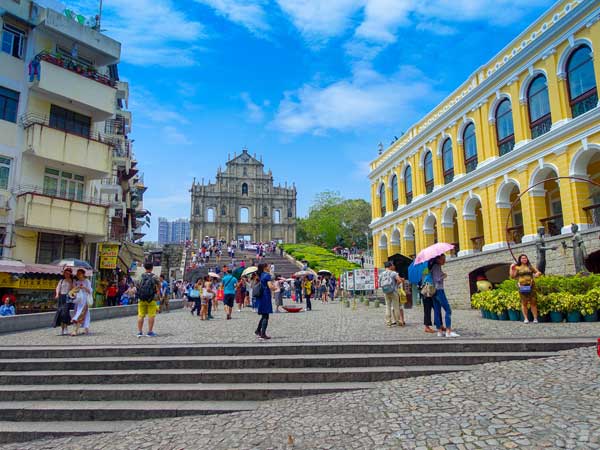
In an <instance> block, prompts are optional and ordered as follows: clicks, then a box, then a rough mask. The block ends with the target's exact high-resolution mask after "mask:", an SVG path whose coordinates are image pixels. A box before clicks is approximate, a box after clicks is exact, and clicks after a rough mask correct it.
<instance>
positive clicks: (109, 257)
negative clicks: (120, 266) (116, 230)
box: [99, 244, 119, 269]
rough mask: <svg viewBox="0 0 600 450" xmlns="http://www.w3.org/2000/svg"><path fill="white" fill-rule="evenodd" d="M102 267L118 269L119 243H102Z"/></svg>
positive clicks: (100, 251)
mask: <svg viewBox="0 0 600 450" xmlns="http://www.w3.org/2000/svg"><path fill="white" fill-rule="evenodd" d="M99 247H100V250H99V253H100V268H101V269H116V268H117V257H118V256H119V244H100V245H99Z"/></svg>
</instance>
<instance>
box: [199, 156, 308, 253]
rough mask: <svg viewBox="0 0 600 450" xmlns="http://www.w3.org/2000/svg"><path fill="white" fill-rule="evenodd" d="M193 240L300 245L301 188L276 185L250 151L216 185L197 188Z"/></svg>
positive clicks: (229, 163) (233, 161) (219, 173)
mask: <svg viewBox="0 0 600 450" xmlns="http://www.w3.org/2000/svg"><path fill="white" fill-rule="evenodd" d="M191 193H192V208H191V217H192V220H191V226H192V239H193V240H195V241H201V240H202V239H203V238H204V237H205V236H208V237H211V238H215V239H225V240H227V241H230V240H234V239H235V240H244V241H247V242H268V241H273V240H274V241H283V242H288V243H294V242H296V186H295V185H293V184H292V185H291V186H288V184H287V183H285V185H284V186H281V184H279V185H277V186H276V185H275V184H274V182H273V174H272V173H271V171H270V170H269V171H268V172H265V166H264V164H263V162H262V159H257V158H256V155H254V156H252V155H250V154H249V153H248V150H246V149H244V150H243V151H242V153H241V154H240V155H236V154H234V157H233V159H230V160H228V161H227V165H226V169H225V170H224V171H221V168H219V169H218V171H217V177H216V180H215V182H214V183H210V182H209V183H208V184H204V180H203V181H202V182H201V183H196V182H195V181H194V184H193V185H192V189H191Z"/></svg>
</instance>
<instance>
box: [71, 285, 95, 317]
mask: <svg viewBox="0 0 600 450" xmlns="http://www.w3.org/2000/svg"><path fill="white" fill-rule="evenodd" d="M73 286H75V287H86V288H88V289H89V290H90V291H91V290H92V284H91V283H90V280H75V281H74V282H73ZM88 295H92V294H88ZM72 320H73V323H78V324H79V325H81V326H82V327H83V328H89V327H90V322H91V315H90V308H89V306H88V304H87V295H86V296H77V297H76V301H75V314H74V315H73V319H72Z"/></svg>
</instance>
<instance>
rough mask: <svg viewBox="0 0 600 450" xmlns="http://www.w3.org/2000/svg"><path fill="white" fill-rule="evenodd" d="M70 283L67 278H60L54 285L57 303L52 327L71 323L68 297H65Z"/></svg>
mask: <svg viewBox="0 0 600 450" xmlns="http://www.w3.org/2000/svg"><path fill="white" fill-rule="evenodd" d="M71 287H72V284H71V283H69V282H68V281H67V280H65V279H62V280H60V281H59V282H58V286H56V293H57V294H58V303H57V305H56V308H57V309H56V313H55V314H54V321H53V322H52V326H53V327H54V328H56V327H60V326H63V325H70V324H71V313H70V312H69V302H70V301H69V298H68V297H67V294H68V292H69V291H70V290H71Z"/></svg>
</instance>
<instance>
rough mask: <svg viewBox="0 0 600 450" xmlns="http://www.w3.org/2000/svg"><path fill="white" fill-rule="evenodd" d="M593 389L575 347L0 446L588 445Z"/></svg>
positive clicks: (595, 427)
mask: <svg viewBox="0 0 600 450" xmlns="http://www.w3.org/2000/svg"><path fill="white" fill-rule="evenodd" d="M598 392H600V360H599V359H598V357H597V356H596V355H595V350H594V349H593V348H584V349H578V350H570V351H566V352H563V353H561V354H560V355H559V356H556V357H553V358H548V359H539V360H530V361H511V362H505V363H494V364H485V365H482V366H479V367H477V368H475V369H474V370H472V371H470V372H464V373H452V374H447V375H434V376H430V377H418V378H412V379H405V380H396V381H388V382H382V383H378V387H376V388H375V389H372V390H369V391H354V392H345V393H340V394H327V395H322V396H319V397H318V398H314V397H312V398H311V397H305V398H298V399H287V400H277V401H271V402H265V403H263V404H262V405H261V406H260V407H259V408H258V409H257V410H255V411H252V412H243V413H234V414H228V415H221V416H207V417H185V418H177V419H167V420H155V421H148V422H140V423H139V424H137V425H136V426H134V427H132V428H131V429H129V430H127V431H123V432H119V433H114V434H105V435H92V436H85V437H74V438H65V439H54V440H50V441H38V442H33V443H26V444H11V445H7V446H4V447H1V448H2V449H5V450H9V449H10V450H16V449H23V448H27V449H30V450H42V449H48V450H49V449H61V450H84V449H85V450H90V449H127V450H129V449H148V450H152V449H157V450H182V449H186V450H188V449H211V450H219V449H248V450H250V449H261V450H263V449H292V448H293V449H298V450H299V449H398V448H402V449H418V450H427V449H435V450H441V449H445V450H463V449H476V448H486V449H511V448H531V449H541V448H551V449H556V448H570V449H598V448H600V403H599V402H598V398H599V397H598ZM290 437H291V438H290ZM292 440H293V442H294V444H293V445H289V444H288V442H291V441H292Z"/></svg>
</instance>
